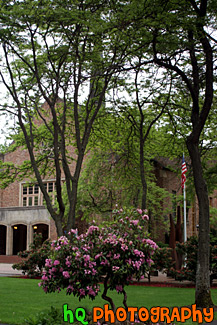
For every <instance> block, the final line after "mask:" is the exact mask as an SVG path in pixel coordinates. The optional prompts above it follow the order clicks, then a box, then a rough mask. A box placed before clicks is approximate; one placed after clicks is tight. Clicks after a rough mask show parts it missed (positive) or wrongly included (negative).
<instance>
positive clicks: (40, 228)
mask: <svg viewBox="0 0 217 325" xmlns="http://www.w3.org/2000/svg"><path fill="white" fill-rule="evenodd" d="M32 228H33V234H35V233H36V234H42V243H43V242H44V241H45V240H46V239H48V237H49V227H48V225H46V224H44V223H38V224H35V225H33V226H32Z"/></svg>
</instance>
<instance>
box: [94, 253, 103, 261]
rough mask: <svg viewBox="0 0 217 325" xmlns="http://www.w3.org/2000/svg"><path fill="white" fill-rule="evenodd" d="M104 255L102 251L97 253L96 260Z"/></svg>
mask: <svg viewBox="0 0 217 325" xmlns="http://www.w3.org/2000/svg"><path fill="white" fill-rule="evenodd" d="M101 256H102V252H101V253H99V254H97V255H96V256H95V260H97V259H98V258H99V257H101Z"/></svg>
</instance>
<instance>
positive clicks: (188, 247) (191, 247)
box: [169, 229, 217, 283]
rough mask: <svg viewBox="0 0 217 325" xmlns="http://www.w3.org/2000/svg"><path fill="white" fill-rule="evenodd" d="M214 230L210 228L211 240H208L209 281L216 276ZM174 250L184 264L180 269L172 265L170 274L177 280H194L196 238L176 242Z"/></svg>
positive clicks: (216, 250) (216, 249) (216, 246)
mask: <svg viewBox="0 0 217 325" xmlns="http://www.w3.org/2000/svg"><path fill="white" fill-rule="evenodd" d="M215 233H216V232H215V231H214V233H213V230H212V229H211V240H210V266H209V269H210V281H211V283H212V281H213V279H214V278H216V277H217V241H216V237H215V235H214V234H215ZM176 250H177V252H179V253H180V254H182V256H183V259H184V262H183V263H184V265H183V266H182V268H181V270H175V269H174V267H172V268H170V269H169V272H170V274H171V275H173V276H174V277H175V279H176V280H178V281H183V280H189V281H192V282H195V281H196V271H197V253H198V238H197V237H194V236H192V237H190V238H189V239H188V240H187V242H185V243H178V242H177V243H176Z"/></svg>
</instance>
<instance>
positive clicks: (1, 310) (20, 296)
mask: <svg viewBox="0 0 217 325" xmlns="http://www.w3.org/2000/svg"><path fill="white" fill-rule="evenodd" d="M38 282H39V280H33V279H21V278H5V277H4V278H3V277H2V278H0V323H7V324H22V323H23V322H24V319H25V318H28V317H31V316H34V315H36V314H37V313H38V312H41V311H44V312H47V311H49V310H50V307H51V306H54V307H56V308H58V309H62V305H63V304H65V303H67V304H68V305H69V306H68V308H70V309H71V310H75V309H76V308H77V307H83V308H86V309H87V310H91V309H92V308H93V307H95V306H100V307H103V305H104V304H105V301H104V300H103V299H102V298H101V297H100V296H98V297H97V298H96V299H95V300H94V301H92V300H90V299H88V298H87V299H85V300H82V301H81V302H79V300H78V299H76V298H74V296H67V295H66V294H65V292H64V291H62V292H60V293H52V294H45V293H44V292H43V290H42V289H41V288H39V287H38ZM126 291H127V295H128V306H134V307H146V308H148V309H150V308H151V307H153V306H166V307H174V306H186V305H191V304H193V303H194V289H191V288H171V287H145V286H129V287H127V290H126ZM110 296H112V298H113V299H114V303H115V305H116V306H117V307H119V306H121V305H122V295H118V294H117V293H116V292H111V294H110ZM212 298H213V302H214V304H215V305H217V290H216V289H212ZM186 324H190V322H188V323H187V322H186Z"/></svg>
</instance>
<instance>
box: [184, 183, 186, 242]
mask: <svg viewBox="0 0 217 325" xmlns="http://www.w3.org/2000/svg"><path fill="white" fill-rule="evenodd" d="M183 198H184V242H186V241H187V224H186V191H185V183H184V188H183Z"/></svg>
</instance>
